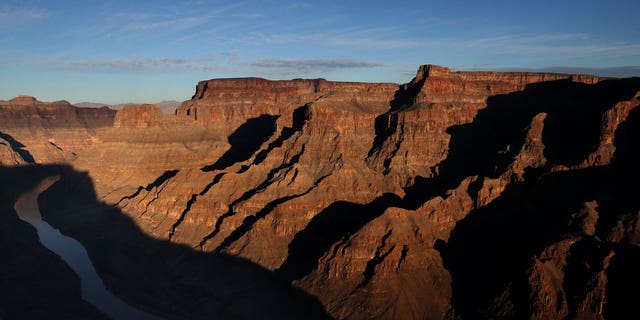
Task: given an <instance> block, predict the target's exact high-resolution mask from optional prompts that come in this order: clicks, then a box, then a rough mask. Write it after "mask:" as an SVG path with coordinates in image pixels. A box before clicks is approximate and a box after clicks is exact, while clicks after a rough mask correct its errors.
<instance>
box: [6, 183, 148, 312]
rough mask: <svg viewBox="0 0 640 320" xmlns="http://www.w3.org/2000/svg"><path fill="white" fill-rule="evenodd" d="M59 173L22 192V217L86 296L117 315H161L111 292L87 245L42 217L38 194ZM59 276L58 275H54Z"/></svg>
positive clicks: (19, 210)
mask: <svg viewBox="0 0 640 320" xmlns="http://www.w3.org/2000/svg"><path fill="white" fill-rule="evenodd" d="M58 179H59V178H58V177H49V178H46V179H44V180H42V182H41V183H40V185H38V186H37V187H35V188H34V189H33V190H30V191H28V192H25V193H23V194H22V195H20V197H19V198H18V200H17V201H16V203H15V204H14V208H15V210H16V212H17V213H18V216H19V217H20V219H22V220H24V221H26V222H28V223H29V224H31V225H32V226H34V227H35V228H36V230H37V231H38V237H39V238H40V242H41V243H42V245H44V246H45V247H46V248H48V249H49V250H51V251H53V252H54V253H56V254H58V255H59V256H60V257H61V258H62V260H64V261H65V262H66V263H67V264H68V265H69V267H71V269H73V271H75V273H76V274H77V275H78V278H80V283H81V287H82V298H83V299H84V300H85V301H87V302H89V303H91V304H93V305H94V306H95V307H96V308H98V309H99V310H100V311H102V312H103V313H104V314H106V315H108V316H109V317H111V318H113V319H160V318H159V317H157V316H154V315H151V314H148V313H145V312H143V311H140V310H138V309H135V308H133V307H132V306H130V305H128V304H126V303H124V302H123V301H122V300H120V299H118V298H117V297H115V296H114V295H113V294H111V293H110V292H109V291H107V289H106V288H105V286H104V283H103V282H102V279H101V278H100V276H98V273H97V272H96V269H95V268H94V267H93V264H92V263H91V260H90V259H89V255H88V254H87V251H86V250H85V248H84V247H83V246H82V244H80V242H78V241H77V240H75V239H73V238H70V237H67V236H65V235H63V234H62V233H60V231H58V230H57V229H55V228H54V227H52V226H51V225H50V224H48V223H47V222H45V221H44V220H42V216H41V215H40V209H39V208H38V201H37V200H38V195H39V194H40V193H41V192H43V191H45V190H47V189H48V188H49V187H50V186H51V185H53V184H54V183H55V182H56V181H58ZM52 276H55V275H52Z"/></svg>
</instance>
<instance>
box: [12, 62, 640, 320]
mask: <svg viewBox="0 0 640 320" xmlns="http://www.w3.org/2000/svg"><path fill="white" fill-rule="evenodd" d="M639 92H640V79H639V78H629V79H604V78H598V77H594V76H587V75H564V74H544V73H496V72H452V71H451V70H449V69H447V68H444V67H439V66H433V65H426V66H422V67H420V69H419V70H418V72H417V74H416V77H415V78H414V79H413V80H412V81H411V82H410V83H407V84H404V85H394V84H370V83H345V82H330V81H326V80H323V79H315V80H301V79H296V80H289V81H269V80H265V79H259V78H245V79H214V80H208V81H202V82H200V83H198V85H197V87H196V93H195V94H194V96H193V97H192V99H191V100H188V101H186V102H184V103H183V104H182V105H181V106H180V107H179V108H178V110H177V111H176V114H175V115H173V116H166V115H163V114H162V112H161V110H160V108H159V107H157V106H153V105H141V106H128V107H126V108H124V109H122V110H120V111H118V112H117V113H116V114H114V113H113V111H110V110H106V109H98V110H90V111H89V110H84V109H78V108H74V107H72V106H69V105H68V103H65V102H57V103H51V104H46V103H41V102H38V101H35V100H33V99H28V98H24V97H22V98H19V99H14V100H11V101H9V102H2V103H0V124H1V126H0V131H1V132H2V134H3V135H2V136H0V139H1V140H0V156H1V158H0V160H1V161H2V164H3V165H5V166H15V165H21V164H26V163H41V164H47V163H68V164H70V165H71V166H72V167H73V168H74V170H79V171H86V172H87V173H88V176H87V179H90V181H91V183H92V184H93V186H92V187H93V189H94V190H95V195H94V196H95V199H93V202H92V201H87V202H86V203H85V204H84V205H82V204H81V205H73V206H71V205H70V204H68V203H66V204H64V205H63V204H60V203H58V202H57V201H53V200H50V201H48V202H47V203H48V204H49V206H50V211H51V212H52V213H51V215H50V217H51V219H52V220H53V221H52V224H54V225H55V224H58V226H59V227H60V229H61V230H64V231H65V232H67V233H69V234H71V235H72V236H76V237H79V238H80V239H81V241H84V242H85V243H87V244H88V246H89V247H90V248H92V247H93V248H101V247H108V246H109V243H110V242H118V241H117V240H115V239H114V238H113V236H112V235H111V236H110V234H111V232H114V231H113V230H110V228H113V226H102V225H94V224H92V220H93V218H91V219H90V218H84V219H80V220H79V221H82V223H78V222H77V221H76V222H74V219H72V217H73V216H74V215H75V214H77V213H75V212H77V211H82V210H89V211H90V210H91V207H92V206H95V205H96V204H95V203H94V202H95V201H96V200H97V201H98V202H99V203H103V204H106V205H108V206H110V208H112V209H113V210H115V211H114V212H111V211H109V212H111V213H109V214H111V215H114V214H115V215H121V216H124V217H126V218H127V219H128V220H127V221H129V220H130V221H131V223H132V224H133V225H135V228H130V227H129V224H127V223H125V222H122V225H127V227H126V229H127V230H131V231H129V232H136V235H135V236H136V237H138V236H139V235H138V234H137V233H138V232H139V233H140V234H142V235H145V237H150V239H153V241H160V242H162V243H165V242H166V243H167V244H171V246H174V245H175V246H179V247H181V248H189V249H188V250H187V251H192V252H194V254H198V255H200V254H203V255H204V256H206V257H209V256H210V257H224V259H226V258H229V257H231V258H233V259H240V260H243V261H248V262H249V263H251V264H252V265H256V266H258V267H259V269H260V270H263V269H264V272H266V273H265V274H270V275H272V276H273V277H274V278H275V279H277V280H276V282H277V283H281V284H283V285H285V286H289V285H291V286H293V287H294V288H297V289H295V290H301V291H302V292H304V293H305V294H308V295H310V296H312V297H314V298H315V299H317V302H318V303H320V304H321V305H322V306H323V309H324V310H325V311H326V312H327V313H328V314H329V315H330V316H332V317H335V318H394V319H395V318H420V319H424V318H428V319H440V318H464V319H475V318H486V317H488V318H495V317H510V318H536V319H537V318H540V319H542V318H545V319H548V318H555V319H560V318H565V317H577V318H580V317H594V318H598V317H613V318H615V317H616V316H618V315H621V314H622V311H624V310H627V309H628V308H629V306H628V304H627V303H628V301H630V298H629V297H627V296H625V295H624V294H622V292H623V290H624V289H625V288H626V286H627V284H625V281H624V280H623V279H625V277H628V278H629V279H631V281H630V282H629V283H639V282H640V281H638V279H637V278H638V277H637V276H635V275H634V274H633V272H632V269H633V268H632V266H636V265H640V263H638V261H640V258H639V255H638V253H639V249H638V247H637V245H638V241H636V240H637V239H638V238H640V234H638V228H637V220H638V217H637V213H638V210H639V209H640V208H639V207H638V205H637V204H636V203H635V202H634V201H633V199H634V194H633V191H630V190H627V189H624V188H623V187H622V185H623V184H622V182H623V181H628V182H631V181H634V180H633V179H634V177H637V172H638V171H637V169H636V168H635V165H634V159H636V158H637V151H635V148H634V147H633V146H634V144H636V143H637V139H638V135H637V128H638V122H637V118H638V117H637V114H638V110H640V109H638V106H639V105H640V100H639V99H638V97H639ZM14 119H16V120H15V121H14ZM43 141H46V142H48V143H49V145H47V144H46V143H43ZM56 147H57V148H56ZM52 148H53V149H52ZM56 150H57V151H56ZM83 179H84V178H83ZM63 181H64V180H63ZM72 181H73V180H70V181H69V182H68V184H71V183H72ZM83 181H84V180H83ZM70 188H71V189H72V187H71V185H67V186H65V187H60V188H58V189H56V188H53V189H52V191H48V192H50V196H49V199H54V198H52V197H53V195H54V194H55V195H56V196H58V197H64V196H65V194H66V193H69V192H68V190H71V189H70ZM65 190H67V191H65ZM65 192H66V193H65ZM87 197H89V198H91V197H92V196H91V194H89V195H87ZM82 203H84V202H82ZM71 207H72V208H73V210H71V209H70V208H71ZM112 209H109V210H112ZM101 210H106V209H101ZM43 211H44V212H43V213H44V215H45V218H46V216H47V213H46V210H43ZM95 219H96V221H102V222H104V223H106V222H105V221H110V220H108V219H107V220H104V219H105V218H104V217H103V218H100V216H96V217H95ZM87 230H91V231H90V232H89V231H87ZM92 234H93V235H94V236H92ZM118 234H120V233H118ZM97 235H100V236H97ZM122 236H123V237H124V236H126V232H123V233H122ZM145 239H146V238H145ZM634 239H635V240H634ZM144 241H145V243H147V242H146V241H149V240H144ZM153 243H154V244H153V245H152V246H153V247H154V248H156V246H158V248H160V247H162V246H161V245H157V244H155V242H153ZM135 250H139V251H140V254H142V255H143V256H144V254H148V253H145V252H144V250H145V249H144V248H143V247H142V246H140V247H138V246H136V249H135ZM158 250H160V249H158ZM171 250H173V249H171ZM181 250H183V249H181ZM185 250H186V249H185ZM171 252H173V251H171ZM181 252H182V251H181ZM96 254H99V253H96ZM113 256H114V257H116V258H114V259H121V260H123V261H125V260H126V263H125V265H132V267H131V268H134V269H135V268H142V267H135V263H133V262H132V259H133V258H131V257H129V256H127V255H124V256H119V255H117V254H113ZM179 256H180V255H177V254H176V255H172V254H167V255H166V256H164V257H163V259H164V260H163V261H169V262H170V261H172V259H179V260H180V259H182V258H179ZM200 259H201V258H193V259H191V258H190V259H188V260H189V261H192V262H193V263H194V264H197V265H203V266H204V265H207V263H209V262H206V263H205V262H202V261H201V260H200ZM142 260H144V259H142ZM99 261H100V262H98V269H99V271H100V270H101V271H102V272H104V273H106V274H109V275H110V277H109V278H108V279H107V280H105V281H106V282H107V284H108V286H109V287H111V288H113V290H115V291H117V292H121V293H122V294H124V295H126V296H127V297H128V298H129V299H130V300H131V301H134V302H135V303H139V304H149V303H150V304H153V305H154V306H153V309H155V310H157V311H158V312H159V313H161V314H164V315H165V316H167V315H168V316H170V317H171V316H172V315H173V316H175V315H177V314H181V315H182V316H188V317H190V318H197V317H198V315H199V314H200V315H202V314H207V315H215V314H216V312H218V311H220V310H225V309H224V308H225V306H228V305H229V302H224V301H227V300H224V299H223V300H222V301H223V302H216V303H217V304H216V307H214V306H213V305H211V303H213V302H211V301H212V300H207V303H206V305H208V306H209V307H210V309H206V308H205V309H206V310H208V311H206V310H205V309H194V310H191V311H190V312H191V313H188V312H186V311H176V310H169V309H170V308H168V307H167V306H166V305H163V304H162V303H154V302H153V301H154V300H162V301H169V300H170V301H174V302H175V303H176V305H179V304H180V303H183V302H180V301H179V299H177V300H171V299H169V298H168V297H167V296H166V295H163V292H170V291H172V290H176V288H170V287H162V289H161V290H160V289H158V290H156V291H155V292H157V293H156V294H155V295H153V297H149V296H145V294H144V292H145V291H144V286H142V285H140V286H137V285H135V279H134V278H132V277H131V275H130V274H127V270H125V269H121V268H117V267H115V266H114V265H110V262H108V259H104V260H99ZM135 261H136V263H140V264H141V265H142V266H146V264H145V261H139V259H135ZM153 261H156V260H154V259H149V261H148V263H149V264H150V265H149V268H153V266H152V265H151V264H152V263H156V262H157V261H156V262H153ZM196 261H197V262H196ZM225 261H226V260H225ZM157 263H159V262H157ZM162 263H164V262H162ZM220 263H222V262H220ZM225 263H227V262H225ZM234 263H235V262H234ZM223 264H224V263H223ZM100 265H101V267H100ZM158 268H160V267H158ZM211 268H213V269H215V270H216V272H224V271H220V269H219V268H214V267H211ZM161 269H162V270H165V271H166V272H165V273H167V274H172V272H177V271H171V270H173V269H171V268H170V267H167V268H164V267H163V268H161ZM213 269H212V270H213ZM176 270H178V269H176ZM179 270H182V269H179ZM251 270H253V269H251ZM256 270H257V269H256ZM140 272H142V271H140ZM256 272H257V271H256ZM262 272H263V271H260V274H262ZM198 274H200V273H198ZM205 274H207V273H206V272H203V273H202V274H200V275H202V276H204V275H205ZM153 277H161V276H160V273H154V275H153ZM145 281H146V282H144V281H143V282H144V283H146V285H151V284H150V283H153V279H148V280H145ZM185 281H186V283H189V286H198V284H197V282H194V281H191V280H188V281H187V280H185ZM265 281H266V282H264V283H271V282H270V281H271V280H268V281H267V280H265ZM207 285H209V286H211V287H215V286H219V284H218V283H217V282H216V281H213V280H211V281H209V280H208V281H205V282H203V284H202V286H205V287H206V286H207ZM216 288H217V287H216ZM201 289H202V290H206V288H201ZM163 290H164V291H163ZM199 290H200V289H199ZM295 290H294V291H291V292H297V291H295ZM287 292H289V291H287ZM282 294H283V295H282V297H291V296H292V294H291V293H282ZM293 296H296V295H295V294H294V295H293ZM163 299H165V300H163ZM166 299H169V300H166ZM207 299H208V298H207ZM212 299H213V298H212ZM282 299H290V298H282ZM291 299H293V300H288V301H308V300H305V299H306V298H304V299H302V300H296V299H298V298H291ZM312 300H313V299H312ZM309 303H310V307H309V308H307V309H305V308H302V309H301V310H297V311H295V312H294V311H292V313H289V314H284V315H283V314H279V315H278V316H291V317H296V316H300V313H298V312H303V313H304V312H311V313H314V312H318V309H316V308H315V307H312V306H313V305H314V302H309ZM228 310H235V309H233V308H230V309H228ZM238 310H239V309H238ZM265 310H268V309H265ZM305 310H306V311H305ZM621 310H622V311H621ZM181 312H183V313H181ZM207 312H210V313H207ZM220 312H222V311H220ZM233 312H236V311H233ZM233 312H232V313H231V314H227V315H240V316H250V315H252V313H238V314H236V313H233ZM314 314H316V315H319V316H324V315H321V314H320V313H314ZM266 315H267V316H269V315H270V316H273V317H276V314H275V313H267V314H266Z"/></svg>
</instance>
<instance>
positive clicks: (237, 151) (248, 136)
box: [201, 114, 279, 172]
mask: <svg viewBox="0 0 640 320" xmlns="http://www.w3.org/2000/svg"><path fill="white" fill-rule="evenodd" d="M278 117H279V116H272V115H267V114H264V115H261V116H259V117H257V118H252V119H249V120H247V121H246V122H245V123H244V124H242V125H241V126H240V127H238V129H236V130H235V131H234V132H233V133H232V134H231V135H230V136H229V138H228V140H229V144H230V145H231V147H230V148H229V150H227V151H226V152H225V153H224V154H223V155H222V157H220V158H219V159H218V160H217V161H216V162H215V163H214V164H210V165H207V166H204V167H202V169H201V170H202V171H205V172H207V171H213V170H224V169H226V168H228V167H230V166H232V165H233V164H234V163H237V162H242V161H245V160H248V159H249V158H250V157H251V156H252V155H253V154H254V153H256V151H258V149H259V148H260V146H261V145H262V144H263V143H264V142H265V141H267V140H268V139H269V137H271V136H272V135H273V134H274V133H275V132H276V129H277V127H276V120H278Z"/></svg>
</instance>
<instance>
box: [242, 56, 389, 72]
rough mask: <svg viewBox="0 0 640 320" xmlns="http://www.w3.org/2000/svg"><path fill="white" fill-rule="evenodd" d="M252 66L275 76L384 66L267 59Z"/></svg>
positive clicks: (361, 61) (319, 60)
mask: <svg viewBox="0 0 640 320" xmlns="http://www.w3.org/2000/svg"><path fill="white" fill-rule="evenodd" d="M250 66H252V67H257V68H262V69H268V70H269V71H271V72H273V73H275V74H307V73H312V72H323V73H324V72H331V71H333V70H338V69H353V68H373V67H380V66H383V64H381V63H377V62H370V61H364V60H352V59H265V60H258V61H255V62H252V63H250Z"/></svg>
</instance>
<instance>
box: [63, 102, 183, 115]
mask: <svg viewBox="0 0 640 320" xmlns="http://www.w3.org/2000/svg"><path fill="white" fill-rule="evenodd" d="M181 103H182V102H180V101H176V100H167V101H161V102H157V103H152V104H155V105H158V106H160V108H162V111H163V112H164V113H166V114H174V113H175V111H176V108H178V107H179V106H180V104H181ZM132 104H138V103H119V104H108V103H100V102H78V103H74V104H73V105H74V106H76V107H81V108H100V107H105V106H106V107H109V108H111V109H116V110H119V109H122V108H123V107H124V106H127V105H132Z"/></svg>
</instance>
